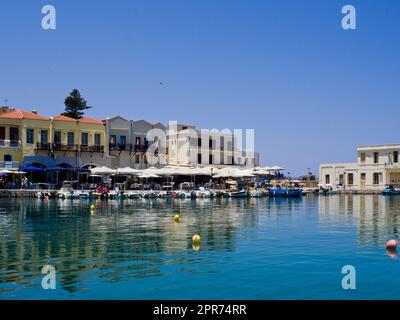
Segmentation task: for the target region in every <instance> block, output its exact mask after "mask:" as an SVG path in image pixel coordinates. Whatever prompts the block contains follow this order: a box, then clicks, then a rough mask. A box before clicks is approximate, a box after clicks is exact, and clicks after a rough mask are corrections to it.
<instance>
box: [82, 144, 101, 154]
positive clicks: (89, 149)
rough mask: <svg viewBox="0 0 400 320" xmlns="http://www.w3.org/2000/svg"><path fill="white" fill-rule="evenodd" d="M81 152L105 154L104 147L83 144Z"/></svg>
mask: <svg viewBox="0 0 400 320" xmlns="http://www.w3.org/2000/svg"><path fill="white" fill-rule="evenodd" d="M80 151H81V152H100V153H103V152H104V146H89V145H85V144H81V146H80Z"/></svg>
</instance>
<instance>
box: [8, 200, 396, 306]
mask: <svg viewBox="0 0 400 320" xmlns="http://www.w3.org/2000/svg"><path fill="white" fill-rule="evenodd" d="M93 203H95V205H96V209H95V212H94V214H93V215H91V214H90V210H89V206H90V204H91V202H89V201H83V200H76V201H75V200H73V201H72V200H49V201H47V202H45V201H42V200H36V199H0V236H1V238H0V299H399V298H400V276H399V272H400V264H399V261H398V260H397V259H396V255H395V254H388V253H387V252H386V249H385V247H384V245H385V242H386V241H387V240H388V239H391V238H398V237H399V230H400V197H384V196H378V195H365V196H364V195H353V196H351V195H341V196H339V195H337V196H322V197H314V196H310V197H304V198H302V199H272V198H268V197H267V198H260V199H214V200H196V201H193V200H172V201H168V200H144V199H139V200H123V201H118V200H115V201H111V200H109V201H103V202H101V201H99V202H93ZM175 210H179V211H180V212H181V217H182V220H181V223H180V224H174V223H173V222H172V217H173V212H174V211H175ZM195 233H199V234H200V235H201V237H202V240H201V246H200V248H197V249H198V251H197V250H195V249H196V248H195V249H194V248H193V247H192V240H191V238H192V236H193V235H194V234H195ZM46 264H51V265H53V266H54V267H55V268H56V271H57V286H56V289H55V290H44V289H42V287H41V281H42V277H43V275H42V274H41V269H42V267H43V266H44V265H46ZM344 265H353V266H354V267H355V268H356V286H357V289H356V290H343V289H342V287H341V281H342V278H343V276H344V275H343V274H342V273H341V270H342V267H343V266H344Z"/></svg>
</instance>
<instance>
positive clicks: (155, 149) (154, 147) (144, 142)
mask: <svg viewBox="0 0 400 320" xmlns="http://www.w3.org/2000/svg"><path fill="white" fill-rule="evenodd" d="M105 125H106V134H107V139H108V141H107V142H108V148H109V155H110V157H111V161H110V167H112V168H118V167H119V168H122V167H132V168H137V169H144V168H147V167H149V166H154V165H157V164H160V165H163V164H166V163H165V159H164V160H160V159H161V158H162V156H161V154H162V153H163V152H162V150H161V148H162V146H163V145H164V146H165V143H163V136H165V126H164V125H163V124H161V123H160V122H148V121H146V120H127V119H125V118H123V117H121V116H114V117H110V118H107V119H106V120H105ZM164 150H165V148H164Z"/></svg>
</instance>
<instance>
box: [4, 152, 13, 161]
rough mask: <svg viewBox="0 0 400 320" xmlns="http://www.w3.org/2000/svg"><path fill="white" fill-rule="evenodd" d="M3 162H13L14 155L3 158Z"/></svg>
mask: <svg viewBox="0 0 400 320" xmlns="http://www.w3.org/2000/svg"><path fill="white" fill-rule="evenodd" d="M3 161H5V162H9V161H13V156H12V154H5V155H4V156H3Z"/></svg>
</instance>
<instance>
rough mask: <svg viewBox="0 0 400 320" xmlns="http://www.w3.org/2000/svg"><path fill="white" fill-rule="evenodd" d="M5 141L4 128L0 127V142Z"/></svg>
mask: <svg viewBox="0 0 400 320" xmlns="http://www.w3.org/2000/svg"><path fill="white" fill-rule="evenodd" d="M5 139H6V127H0V140H5Z"/></svg>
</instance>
